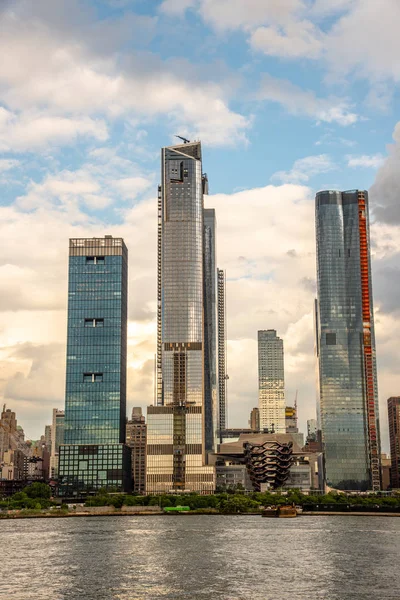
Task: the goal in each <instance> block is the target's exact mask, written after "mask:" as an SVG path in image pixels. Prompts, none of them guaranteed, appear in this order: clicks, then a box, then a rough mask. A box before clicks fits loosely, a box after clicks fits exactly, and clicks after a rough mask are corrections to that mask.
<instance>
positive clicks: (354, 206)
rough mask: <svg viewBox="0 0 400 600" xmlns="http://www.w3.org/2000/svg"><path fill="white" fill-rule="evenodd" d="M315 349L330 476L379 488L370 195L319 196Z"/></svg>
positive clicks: (337, 483)
mask: <svg viewBox="0 0 400 600" xmlns="http://www.w3.org/2000/svg"><path fill="white" fill-rule="evenodd" d="M316 235H317V287H318V301H317V305H316V350H317V356H318V365H319V420H320V425H321V430H322V441H323V447H324V454H325V476H326V481H327V484H328V485H329V486H332V487H334V488H338V489H353V490H365V489H373V490H379V489H380V436H379V412H378V390H377V376H376V355H375V335H374V315H373V304H372V283H371V262H370V239H369V215H368V193H367V192H366V191H359V190H352V191H349V192H337V191H323V192H319V193H318V194H317V196H316Z"/></svg>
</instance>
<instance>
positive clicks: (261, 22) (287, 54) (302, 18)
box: [163, 0, 400, 103]
mask: <svg viewBox="0 0 400 600" xmlns="http://www.w3.org/2000/svg"><path fill="white" fill-rule="evenodd" d="M163 6H165V8H166V9H168V7H169V8H170V12H173V10H174V7H175V9H176V11H175V12H177V11H178V10H179V9H180V10H181V11H184V9H185V8H188V7H192V8H193V9H195V10H197V12H198V14H199V15H200V16H201V17H202V18H203V20H204V21H205V22H206V23H207V24H209V25H210V26H212V27H213V28H214V29H215V30H216V31H219V32H225V31H229V30H235V29H241V30H242V31H244V32H245V34H246V35H247V37H248V40H249V43H250V45H251V46H252V48H253V49H254V50H257V51H261V52H263V53H265V54H268V55H272V56H281V57H283V58H288V59H297V58H299V57H306V58H311V59H316V58H320V59H321V61H322V63H323V64H324V65H325V66H327V67H328V71H329V74H330V75H333V76H334V77H335V78H337V77H339V78H340V77H342V76H349V75H352V76H353V77H354V76H355V77H357V78H366V79H368V80H370V81H371V82H372V83H373V85H375V84H378V85H381V84H382V83H383V82H385V81H386V80H389V81H391V82H399V81H400V38H399V36H398V23H399V22H400V3H399V2H398V0H385V1H384V3H382V2H379V1H377V0H315V2H314V1H302V0H268V1H266V0H188V1H187V2H185V1H183V0H182V2H179V0H165V2H164V4H163ZM327 19H329V21H327ZM372 92H373V87H372ZM389 98H390V91H385V93H384V95H383V96H382V94H380V98H379V99H378V100H377V99H375V98H374V93H372V97H371V101H372V102H375V103H377V102H378V103H385V102H387V101H388V99H389Z"/></svg>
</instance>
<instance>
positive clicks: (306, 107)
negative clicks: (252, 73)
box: [257, 74, 359, 126]
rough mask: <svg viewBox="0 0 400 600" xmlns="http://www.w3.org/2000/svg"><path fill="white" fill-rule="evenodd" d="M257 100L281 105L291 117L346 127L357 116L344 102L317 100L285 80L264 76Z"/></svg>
mask: <svg viewBox="0 0 400 600" xmlns="http://www.w3.org/2000/svg"><path fill="white" fill-rule="evenodd" d="M257 97H258V99H259V100H267V101H270V102H277V103H279V104H282V106H284V107H285V108H286V109H287V110H288V111H289V112H290V113H291V114H293V115H305V116H308V117H312V118H313V119H315V120H316V121H323V122H325V123H337V124H338V125H342V126H348V125H352V124H353V123H356V122H357V121H358V119H359V117H358V115H357V114H356V113H354V112H351V107H350V106H349V104H348V102H347V101H346V100H341V99H337V98H318V97H317V96H316V95H315V93H314V92H313V91H311V90H303V89H301V88H300V87H298V86H296V85H294V84H293V83H291V82H290V81H288V80H287V79H278V78H276V77H272V75H268V74H264V75H263V77H262V81H261V85H260V89H259V91H258V93H257Z"/></svg>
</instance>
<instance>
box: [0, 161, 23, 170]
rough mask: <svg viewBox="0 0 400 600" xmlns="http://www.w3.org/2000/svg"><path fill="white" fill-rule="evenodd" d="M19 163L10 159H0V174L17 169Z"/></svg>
mask: <svg viewBox="0 0 400 600" xmlns="http://www.w3.org/2000/svg"><path fill="white" fill-rule="evenodd" d="M19 164H20V162H19V161H18V160H15V159H11V158H1V159H0V173H4V172H5V171H11V170H12V169H15V168H16V167H18V166H19Z"/></svg>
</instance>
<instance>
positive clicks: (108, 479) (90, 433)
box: [59, 236, 129, 495]
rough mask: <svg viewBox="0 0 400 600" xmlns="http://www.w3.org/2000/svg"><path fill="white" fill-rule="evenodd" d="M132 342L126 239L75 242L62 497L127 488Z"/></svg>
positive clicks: (71, 255)
mask: <svg viewBox="0 0 400 600" xmlns="http://www.w3.org/2000/svg"><path fill="white" fill-rule="evenodd" d="M126 345H127V248H126V246H125V243H124V241H123V240H122V239H121V238H113V237H111V236H106V237H105V238H93V239H72V240H70V253H69V288H68V339H67V378H66V400H65V438H64V439H65V445H63V446H61V447H60V463H59V466H60V470H59V476H60V491H61V493H62V495H69V494H71V493H75V492H79V491H90V490H91V489H93V488H94V489H96V488H99V487H112V488H117V489H120V490H122V489H123V488H124V485H125V483H124V472H125V471H126V468H127V465H126V464H125V461H126V457H127V456H128V457H129V451H128V452H126V451H125V449H124V447H123V444H124V441H125V414H126ZM96 472H97V476H96Z"/></svg>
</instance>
